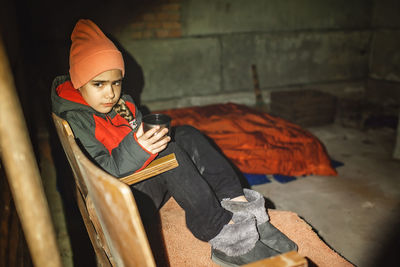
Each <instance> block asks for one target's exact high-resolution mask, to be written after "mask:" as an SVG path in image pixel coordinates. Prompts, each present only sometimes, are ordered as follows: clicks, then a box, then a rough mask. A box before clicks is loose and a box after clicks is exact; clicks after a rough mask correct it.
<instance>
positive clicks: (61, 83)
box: [51, 75, 100, 117]
mask: <svg viewBox="0 0 400 267" xmlns="http://www.w3.org/2000/svg"><path fill="white" fill-rule="evenodd" d="M61 92H62V94H63V96H64V97H61V96H60V95H59V94H60V93H61ZM51 108H52V111H53V112H54V113H55V114H56V115H58V116H60V117H64V116H62V115H63V113H65V112H67V111H71V110H74V111H86V112H91V113H98V112H96V111H95V110H94V109H93V108H92V107H90V106H89V105H88V104H87V103H86V101H85V100H84V99H83V97H82V96H81V95H80V94H79V92H78V90H76V89H74V87H73V86H72V83H71V80H70V78H69V75H63V76H58V77H56V78H55V79H54V81H53V84H52V86H51ZM99 114H100V113H99Z"/></svg>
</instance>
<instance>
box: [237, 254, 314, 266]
mask: <svg viewBox="0 0 400 267" xmlns="http://www.w3.org/2000/svg"><path fill="white" fill-rule="evenodd" d="M265 266H268V267H307V266H308V263H307V260H306V259H305V258H304V257H302V256H301V255H300V254H299V253H297V252H296V251H289V252H287V253H284V254H280V255H278V256H275V257H271V258H267V259H264V260H259V261H256V262H253V263H250V264H246V265H243V267H265Z"/></svg>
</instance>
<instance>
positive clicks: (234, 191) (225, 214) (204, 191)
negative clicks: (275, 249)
mask: <svg viewBox="0 0 400 267" xmlns="http://www.w3.org/2000/svg"><path fill="white" fill-rule="evenodd" d="M174 130H175V132H174V133H173V139H174V140H173V141H171V142H170V143H169V144H168V146H167V148H166V149H165V150H164V151H162V152H161V153H160V155H159V156H164V155H167V154H170V153H175V156H176V158H177V161H178V163H179V167H177V168H175V169H172V170H170V171H167V172H165V173H162V174H159V175H157V176H155V177H153V178H150V179H148V180H145V181H143V182H140V183H138V184H136V185H134V186H132V191H133V194H134V196H135V200H136V202H137V204H138V207H139V210H140V213H141V216H142V217H143V220H144V221H146V220H148V219H149V218H151V217H152V216H154V213H153V214H152V212H151V208H150V205H152V206H153V207H155V208H156V209H159V208H161V206H162V205H163V204H164V203H165V202H166V201H167V200H168V199H169V198H170V197H171V196H172V197H174V199H175V200H176V201H177V203H178V204H179V205H180V206H181V207H182V208H183V209H184V210H185V216H186V225H187V227H188V228H189V230H190V231H191V232H192V233H193V235H194V236H195V237H197V238H198V239H200V240H203V241H209V240H210V239H212V238H213V237H215V236H216V235H217V234H218V233H219V232H220V231H221V229H222V227H223V226H224V225H225V224H227V223H228V222H229V221H230V219H231V218H232V213H231V212H229V211H227V210H225V209H223V208H222V207H221V205H220V201H221V200H222V199H223V198H235V197H237V196H240V195H243V189H242V186H241V184H240V181H239V178H238V177H237V175H236V173H235V172H234V170H233V169H232V167H231V165H230V164H229V162H228V161H227V160H226V159H225V158H224V157H223V156H222V155H221V154H220V153H219V152H218V151H217V150H216V149H215V148H214V147H213V146H212V145H211V144H210V143H209V141H208V140H207V138H206V137H205V136H204V135H203V134H202V133H200V132H199V131H198V130H196V129H195V128H193V127H191V126H179V127H176V128H175V129H174ZM150 202H151V203H150Z"/></svg>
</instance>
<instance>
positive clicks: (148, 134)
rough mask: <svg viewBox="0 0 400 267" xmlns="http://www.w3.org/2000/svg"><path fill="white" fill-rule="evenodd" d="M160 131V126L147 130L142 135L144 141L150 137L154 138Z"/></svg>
mask: <svg viewBox="0 0 400 267" xmlns="http://www.w3.org/2000/svg"><path fill="white" fill-rule="evenodd" d="M159 129H160V126H156V127H154V128H151V129H150V130H148V131H147V132H145V133H144V137H145V138H146V139H150V138H152V137H154V135H155V133H156V132H157V131H158V130H159Z"/></svg>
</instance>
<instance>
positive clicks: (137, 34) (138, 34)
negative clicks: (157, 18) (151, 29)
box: [131, 31, 143, 39]
mask: <svg viewBox="0 0 400 267" xmlns="http://www.w3.org/2000/svg"><path fill="white" fill-rule="evenodd" d="M131 37H132V38H133V39H142V37H143V34H142V32H141V31H138V32H133V33H132V34H131Z"/></svg>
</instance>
